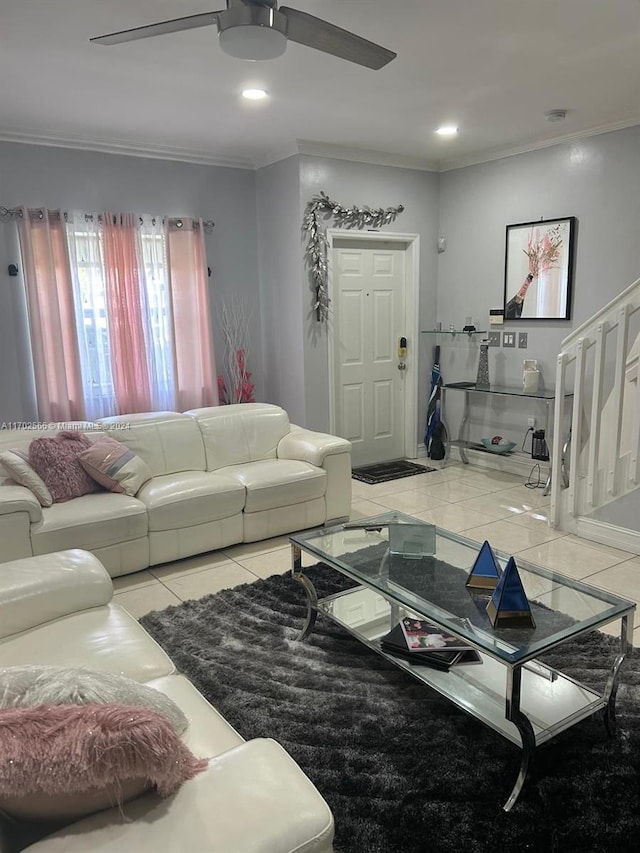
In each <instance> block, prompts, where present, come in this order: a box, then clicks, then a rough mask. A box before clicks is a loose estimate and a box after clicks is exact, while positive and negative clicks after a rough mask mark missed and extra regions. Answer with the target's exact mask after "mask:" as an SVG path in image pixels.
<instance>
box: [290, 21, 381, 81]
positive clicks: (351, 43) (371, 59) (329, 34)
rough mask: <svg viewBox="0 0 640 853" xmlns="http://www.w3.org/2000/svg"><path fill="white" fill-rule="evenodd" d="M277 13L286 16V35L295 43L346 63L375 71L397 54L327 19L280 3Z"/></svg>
mask: <svg viewBox="0 0 640 853" xmlns="http://www.w3.org/2000/svg"><path fill="white" fill-rule="evenodd" d="M280 13H281V14H282V15H284V16H285V17H286V19H287V38H288V39H289V41H295V42H297V43H298V44H304V45H306V46H307V47H313V48H315V49H316V50H321V51H323V52H324V53H331V54H333V56H339V57H340V58H341V59H347V60H348V61H349V62H355V63H357V64H358V65H364V66H366V67H367V68H373V69H374V70H375V71H377V70H378V69H379V68H382V67H383V66H384V65H387V63H389V62H391V60H392V59H395V58H396V56H397V55H398V54H397V53H394V52H393V51H392V50H387V48H386V47H381V46H380V45H379V44H375V43H374V42H372V41H368V40H367V39H363V38H362V37H361V36H357V35H356V34H355V33H351V32H349V31H348V30H343V29H342V28H341V27H336V26H335V25H334V24H330V23H329V22H328V21H323V20H321V19H320V18H316V17H315V16H314V15H308V14H307V13H306V12H299V11H298V10H297V9H291V8H289V7H287V6H280Z"/></svg>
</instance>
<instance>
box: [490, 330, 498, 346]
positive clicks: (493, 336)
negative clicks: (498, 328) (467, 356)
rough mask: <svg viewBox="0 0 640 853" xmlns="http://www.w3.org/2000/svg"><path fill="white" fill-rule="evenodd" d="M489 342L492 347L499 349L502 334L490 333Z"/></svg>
mask: <svg viewBox="0 0 640 853" xmlns="http://www.w3.org/2000/svg"><path fill="white" fill-rule="evenodd" d="M487 340H488V341H489V346H490V347H499V346H500V332H489V334H488V335H487Z"/></svg>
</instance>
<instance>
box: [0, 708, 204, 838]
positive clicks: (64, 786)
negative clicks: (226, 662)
mask: <svg viewBox="0 0 640 853" xmlns="http://www.w3.org/2000/svg"><path fill="white" fill-rule="evenodd" d="M0 755H1V756H2V760H1V761H0V810H2V811H4V812H6V813H7V814H9V815H10V816H12V817H14V818H16V819H18V820H29V821H43V820H56V821H61V822H65V821H66V822H70V821H72V820H77V819H78V818H80V817H84V816H85V815H87V814H91V813H92V812H95V811H100V810H102V809H107V808H111V807H113V806H115V805H121V804H122V803H123V802H124V801H125V800H126V799H132V798H133V797H135V796H138V795H140V794H142V793H143V792H144V791H145V790H148V789H150V788H153V787H155V788H156V790H157V792H158V794H160V796H162V797H166V796H168V795H169V794H173V793H174V792H175V791H177V790H178V788H179V787H180V785H182V783H183V782H186V780H187V779H191V778H193V776H195V775H196V774H197V773H200V772H201V771H202V770H204V769H205V767H206V766H207V763H208V762H207V759H198V758H196V757H195V756H194V755H193V754H192V753H191V752H190V750H189V749H188V748H187V747H186V746H185V744H184V743H183V742H182V741H181V740H180V738H179V737H178V735H177V734H176V733H175V731H174V730H173V728H172V726H171V724H170V723H169V721H168V720H167V719H165V718H164V717H163V716H162V715H161V714H158V713H157V712H156V711H152V710H150V709H147V708H141V707H139V706H136V707H133V706H128V705H37V706H35V707H32V708H8V709H5V710H2V711H0Z"/></svg>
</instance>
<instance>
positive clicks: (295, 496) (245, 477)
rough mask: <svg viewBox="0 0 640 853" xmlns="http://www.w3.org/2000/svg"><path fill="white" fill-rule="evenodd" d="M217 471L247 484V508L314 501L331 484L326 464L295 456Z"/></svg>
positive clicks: (259, 510)
mask: <svg viewBox="0 0 640 853" xmlns="http://www.w3.org/2000/svg"><path fill="white" fill-rule="evenodd" d="M217 473H218V474H220V475H224V476H225V477H228V478H232V479H234V480H236V481H237V482H238V483H242V485H243V486H244V487H245V489H246V490H247V497H246V501H245V507H244V511H245V512H261V511H262V510H265V509H273V508H274V507H281V506H292V505H293V504H297V503H303V502H304V501H311V500H314V499H316V498H321V497H322V496H323V495H324V493H325V490H326V488H327V474H326V472H325V471H323V469H322V468H316V467H315V465H309V464H308V463H307V462H296V461H294V460H293V459H265V460H263V461H262V462H250V463H248V464H246V465H233V466H231V467H228V468H220V469H218V471H217Z"/></svg>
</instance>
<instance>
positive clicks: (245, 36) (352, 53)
mask: <svg viewBox="0 0 640 853" xmlns="http://www.w3.org/2000/svg"><path fill="white" fill-rule="evenodd" d="M213 24H217V26H218V37H219V41H220V47H221V48H222V50H224V51H225V53H228V54H230V55H231V56H235V57H237V58H238V59H254V60H256V59H274V58H275V57H277V56H281V55H282V54H283V53H284V51H285V49H286V47H287V40H289V41H294V42H296V43H297V44H303V45H305V46H306V47H313V48H315V49H316V50H321V51H323V53H331V54H333V56H338V57H340V58H341V59H346V60H347V61H349V62H355V63H356V64H357V65H364V66H365V67H367V68H373V69H374V70H377V69H379V68H382V67H383V66H385V65H386V64H387V63H389V62H391V60H392V59H395V57H396V56H397V54H395V53H394V52H393V51H391V50H387V49H386V48H385V47H381V46H380V45H378V44H374V42H371V41H368V40H367V39H364V38H361V37H360V36H357V35H356V34H355V33H351V32H349V31H348V30H343V29H342V28H341V27H336V26H335V25H334V24H330V23H329V22H328V21H323V20H321V19H320V18H316V17H315V16H314V15H308V14H307V13H306V12H299V11H298V10H297V9H291V8H289V7H287V6H281V7H280V9H278V4H277V2H276V0H227V8H226V9H221V10H218V11H216V12H204V13H202V14H200V15H188V16H187V17H186V18H175V19H174V20H172V21H161V22H160V23H158V24H149V26H146V27H135V28H134V29H131V30H122V31H121V32H118V33H109V34H107V35H104V36H97V37H96V38H92V39H91V41H92V42H96V43H97V44H120V43H121V42H125V41H135V40H137V39H144V38H150V37H151V36H161V35H165V34H166V33H175V32H178V31H180V30H191V29H195V28H196V27H208V26H211V25H213Z"/></svg>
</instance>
